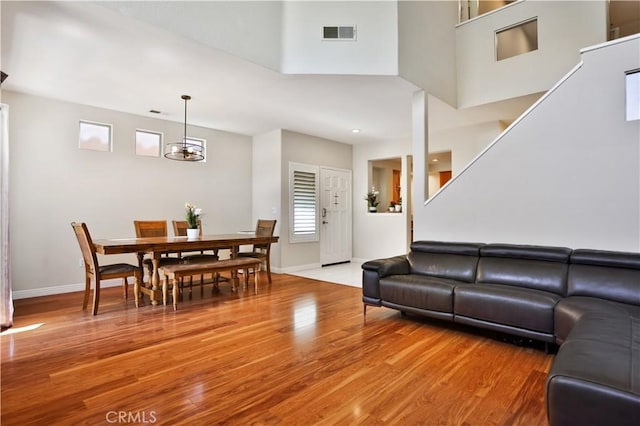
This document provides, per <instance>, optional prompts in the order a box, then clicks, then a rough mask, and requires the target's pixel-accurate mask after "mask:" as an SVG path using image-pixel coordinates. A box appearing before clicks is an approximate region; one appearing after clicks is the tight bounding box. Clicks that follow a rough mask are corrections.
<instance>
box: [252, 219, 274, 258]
mask: <svg viewBox="0 0 640 426" xmlns="http://www.w3.org/2000/svg"><path fill="white" fill-rule="evenodd" d="M276 222H277V221H276V220H275V219H273V220H267V219H258V223H257V224H256V237H273V232H274V231H275V229H276ZM270 247H271V243H269V244H255V245H254V246H253V251H254V253H256V252H264V251H265V250H269V248H270Z"/></svg>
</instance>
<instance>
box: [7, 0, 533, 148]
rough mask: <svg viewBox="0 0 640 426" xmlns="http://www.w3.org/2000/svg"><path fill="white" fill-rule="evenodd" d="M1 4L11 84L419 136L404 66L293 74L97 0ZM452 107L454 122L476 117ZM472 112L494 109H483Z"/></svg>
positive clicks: (210, 115) (307, 127)
mask: <svg viewBox="0 0 640 426" xmlns="http://www.w3.org/2000/svg"><path fill="white" fill-rule="evenodd" d="M0 7H1V12H2V57H1V61H2V62H1V68H2V71H4V72H6V73H7V74H9V77H8V78H7V79H6V81H5V82H4V83H3V85H2V88H3V89H8V90H13V91H18V92H23V93H28V94H34V95H38V96H43V97H49V98H54V99H60V100H64V101H69V102H74V103H79V104H85V105H92V106H96V107H102V108H108V109H113V110H117V111H123V112H127V113H131V114H137V115H141V116H150V117H155V118H162V119H167V120H173V121H177V122H181V121H182V120H183V117H184V110H183V107H184V104H183V101H182V100H181V99H180V96H181V95H183V94H188V95H190V96H191V97H192V100H191V101H190V102H189V119H188V121H189V124H190V125H199V126H204V127H210V128H216V129H220V130H225V131H230V132H236V133H241V134H246V135H257V134H261V133H264V132H267V131H270V130H274V129H278V128H284V129H289V130H293V131H297V132H301V133H307V134H311V135H316V136H320V137H324V138H328V139H333V140H337V141H342V142H346V143H361V142H395V141H399V140H407V139H409V138H410V136H411V98H412V94H413V93H414V92H415V91H416V90H418V88H417V87H416V86H414V85H413V84H411V83H409V82H407V81H406V80H404V79H402V78H400V77H397V76H354V75H285V74H282V73H279V72H277V71H274V70H272V69H269V68H266V67H263V66H260V65H257V64H255V63H252V62H249V61H246V60H243V59H241V58H238V57H236V56H233V55H230V54H228V53H225V52H223V51H221V50H218V49H215V48H212V47H210V46H207V45H205V44H203V43H199V42H196V41H193V40H190V39H187V38H185V37H183V36H180V35H178V34H176V33H172V32H169V31H167V30H165V29H163V28H159V27H156V26H152V25H151V24H148V23H145V22H142V21H139V20H136V19H134V18H131V17H128V16H124V15H123V14H120V13H118V12H117V11H116V10H114V9H113V8H106V7H102V6H100V5H98V4H94V3H86V2H13V1H3V2H2V3H1V5H0ZM188 24H189V23H188V22H185V23H184V25H188ZM529 103H530V102H529ZM525 104H526V103H525ZM524 107H526V105H525V106H524ZM151 109H154V110H158V111H160V112H161V113H160V114H159V115H157V114H152V113H150V112H149V110H151ZM494 109H495V105H494ZM498 109H499V110H503V108H498ZM508 109H512V108H508ZM517 109H519V110H522V109H523V107H519V108H517ZM444 111H446V113H447V115H448V120H447V121H446V122H447V123H449V125H451V123H454V122H456V121H458V124H460V123H462V124H464V121H465V119H466V120H469V118H464V117H463V114H460V113H459V114H455V117H454V115H452V114H451V112H450V111H449V109H448V107H446V108H444ZM494 112H495V111H494ZM430 113H433V111H430ZM436 113H437V111H436ZM494 115H495V114H494ZM507 118H514V117H509V116H505V114H504V113H503V112H502V111H500V112H498V114H497V115H496V116H495V117H494V119H507ZM470 120H471V121H483V120H484V121H486V120H487V118H486V117H482V116H478V114H477V110H476V111H475V112H474V113H473V114H472V118H471V119H470ZM443 123H445V121H444V120H434V122H433V123H432V125H430V131H433V130H434V129H435V128H436V127H437V126H442V125H444V124H443ZM434 126H435V127H434ZM354 128H357V129H361V132H360V133H358V134H354V133H352V132H351V130H352V129H354Z"/></svg>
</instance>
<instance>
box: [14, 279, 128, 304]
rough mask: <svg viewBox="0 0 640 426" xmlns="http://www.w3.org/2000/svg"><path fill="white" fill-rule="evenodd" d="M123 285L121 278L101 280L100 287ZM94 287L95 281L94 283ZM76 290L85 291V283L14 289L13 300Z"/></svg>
mask: <svg viewBox="0 0 640 426" xmlns="http://www.w3.org/2000/svg"><path fill="white" fill-rule="evenodd" d="M129 283H130V284H131V285H133V281H132V280H129ZM120 285H122V280H121V279H119V278H116V279H113V280H103V281H101V282H100V288H105V287H118V286H120ZM92 289H93V283H92ZM74 291H84V283H81V284H66V285H57V286H52V287H42V288H32V289H29V290H13V292H12V297H13V300H18V299H28V298H30V297H40V296H52V295H54V294H62V293H73V292H74Z"/></svg>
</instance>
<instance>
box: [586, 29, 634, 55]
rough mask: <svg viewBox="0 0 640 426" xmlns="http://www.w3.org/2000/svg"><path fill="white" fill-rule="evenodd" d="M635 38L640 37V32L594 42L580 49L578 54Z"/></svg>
mask: <svg viewBox="0 0 640 426" xmlns="http://www.w3.org/2000/svg"><path fill="white" fill-rule="evenodd" d="M637 38H640V34H632V35H629V36H626V37H622V38H617V39H615V40H610V41H605V42H604V43H600V44H594V45H593V46H588V47H585V48H583V49H580V54H583V53H587V52H592V51H594V50H598V49H602V48H603V47H608V46H613V45H614V44H619V43H626V42H627V41H631V40H634V39H637Z"/></svg>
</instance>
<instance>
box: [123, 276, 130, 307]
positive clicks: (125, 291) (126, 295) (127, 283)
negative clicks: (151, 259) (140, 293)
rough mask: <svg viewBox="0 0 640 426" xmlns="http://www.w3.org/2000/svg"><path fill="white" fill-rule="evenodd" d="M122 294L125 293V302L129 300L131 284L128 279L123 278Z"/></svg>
mask: <svg viewBox="0 0 640 426" xmlns="http://www.w3.org/2000/svg"><path fill="white" fill-rule="evenodd" d="M122 292H123V293H124V301H125V302H126V301H127V300H129V282H128V281H127V277H124V278H122Z"/></svg>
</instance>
